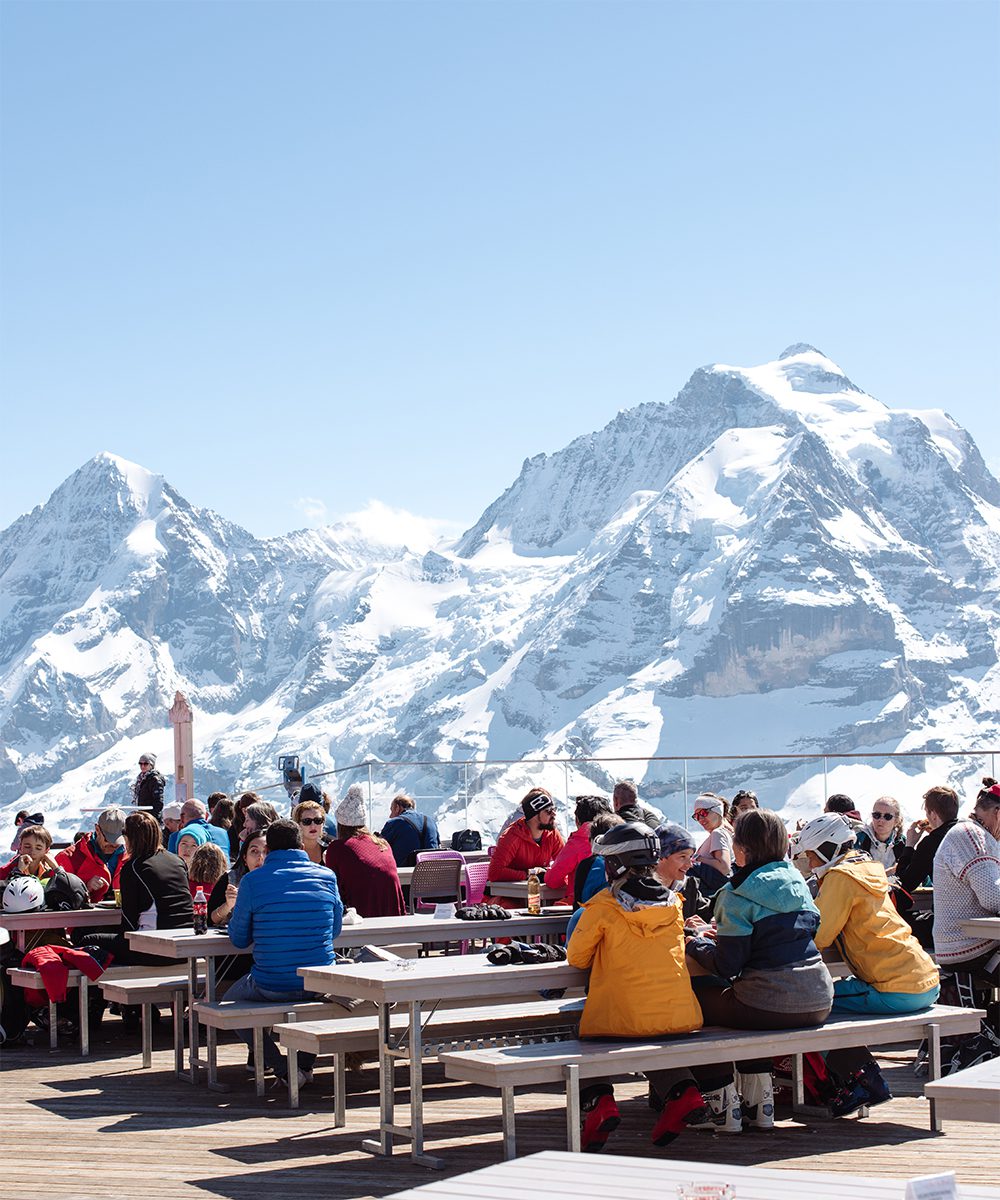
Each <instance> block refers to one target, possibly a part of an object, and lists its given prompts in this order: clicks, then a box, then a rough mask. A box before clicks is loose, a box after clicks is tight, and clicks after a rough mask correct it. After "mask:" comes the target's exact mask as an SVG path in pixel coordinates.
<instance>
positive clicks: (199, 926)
mask: <svg viewBox="0 0 1000 1200" xmlns="http://www.w3.org/2000/svg"><path fill="white" fill-rule="evenodd" d="M192 907H193V908H194V931H195V933H208V900H207V899H206V898H205V892H204V890H203V889H202V888H199V889H198V890H197V891H196V892H195V894H194V904H193V906H192Z"/></svg>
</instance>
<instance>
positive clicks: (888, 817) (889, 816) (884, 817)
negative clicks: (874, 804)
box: [872, 812, 896, 821]
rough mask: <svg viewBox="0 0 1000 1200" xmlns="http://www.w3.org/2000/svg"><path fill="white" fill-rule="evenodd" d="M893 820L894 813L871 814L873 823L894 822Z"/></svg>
mask: <svg viewBox="0 0 1000 1200" xmlns="http://www.w3.org/2000/svg"><path fill="white" fill-rule="evenodd" d="M895 819H896V814H895V813H880V812H873V813H872V820H873V821H895Z"/></svg>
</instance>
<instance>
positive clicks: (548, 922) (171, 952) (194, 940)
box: [61, 908, 570, 1083]
mask: <svg viewBox="0 0 1000 1200" xmlns="http://www.w3.org/2000/svg"><path fill="white" fill-rule="evenodd" d="M61 915H63V914H61ZM569 917H570V910H569V909H568V908H560V909H557V910H556V911H554V912H548V913H542V915H541V916H538V917H529V916H528V915H527V914H526V913H512V914H511V916H510V918H509V919H508V920H506V921H502V920H492V921H463V920H461V919H460V918H459V917H446V918H441V917H434V916H431V915H423V914H418V913H413V914H411V915H404V916H401V917H368V918H365V919H364V920H362V921H360V922H359V923H358V924H357V925H344V926H343V928H342V929H341V931H340V934H339V935H338V936H337V939H336V943H335V947H336V949H337V950H354V949H359V948H360V947H361V946H393V945H397V944H400V943H406V942H419V943H420V944H421V945H428V944H430V945H433V944H434V943H436V942H453V941H464V940H471V939H473V938H494V937H530V936H534V937H555V936H558V935H559V934H562V933H565V932H566V925H567V924H568V922H569ZM128 940H129V944H130V945H131V947H132V949H133V950H137V951H139V952H140V953H142V954H155V955H158V956H159V957H160V958H174V959H182V960H187V963H188V1030H189V1037H190V1059H189V1065H190V1068H191V1074H190V1079H191V1082H192V1083H195V1082H197V1078H198V1068H199V1066H200V1065H201V1063H200V1062H199V1059H198V1014H197V1013H196V1012H195V1008H194V1000H195V996H196V994H197V979H198V973H199V966H198V964H199V962H201V961H204V963H205V999H206V1000H208V1001H209V1002H210V1003H214V1002H215V1000H216V976H217V970H216V963H217V961H218V960H219V959H220V958H226V957H228V956H230V955H234V954H248V953H252V951H253V947H252V946H251V947H247V948H246V949H238V948H237V947H236V946H234V945H233V943H232V942H231V941H230V939H229V935H228V934H227V933H225V932H224V931H223V930H222V929H210V930H209V931H208V932H207V933H203V934H197V933H195V932H194V930H193V929H139V930H135V931H133V932H132V933H129V934H128ZM331 969H333V970H337V971H339V970H341V969H342V968H341V967H339V966H334V967H333V968H331ZM307 986H308V985H307ZM341 994H342V993H341ZM215 1038H216V1031H215V1030H214V1029H213V1028H212V1027H211V1026H210V1027H209V1029H208V1033H207V1052H208V1058H209V1065H210V1064H211V1063H212V1061H213V1060H214V1056H215Z"/></svg>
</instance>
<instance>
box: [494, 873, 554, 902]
mask: <svg viewBox="0 0 1000 1200" xmlns="http://www.w3.org/2000/svg"><path fill="white" fill-rule="evenodd" d="M569 890H571V889H568V888H564V887H562V888H550V887H547V886H546V885H545V884H544V883H543V884H542V890H541V896H542V903H543V904H551V903H552V902H553V901H555V900H562V899H563V897H564V896H565V895H566V893H567V891H569ZM486 892H487V895H488V896H498V897H502V898H503V899H504V900H520V901H521V902H522V903H524V904H527V902H528V881H527V880H526V879H501V880H497V882H496V883H494V882H493V881H492V880H491V881H490V882H489V883H488V884H487V885H486ZM571 899H572V897H571Z"/></svg>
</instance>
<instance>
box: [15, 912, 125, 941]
mask: <svg viewBox="0 0 1000 1200" xmlns="http://www.w3.org/2000/svg"><path fill="white" fill-rule="evenodd" d="M121 920H122V910H121V909H120V908H104V907H99V908H78V909H75V910H73V911H70V912H49V911H42V912H28V913H5V912H0V928H3V929H7V930H9V931H10V932H11V933H13V934H15V935H16V936H15V938H14V940H15V942H16V943H17V945H18V946H19V947H20V948H22V949H23V948H24V945H25V942H26V940H27V936H28V934H29V933H33V932H36V931H37V930H40V929H83V928H93V929H113V928H114V927H115V926H116V925H120V924H121Z"/></svg>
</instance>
